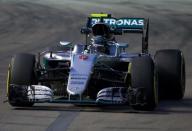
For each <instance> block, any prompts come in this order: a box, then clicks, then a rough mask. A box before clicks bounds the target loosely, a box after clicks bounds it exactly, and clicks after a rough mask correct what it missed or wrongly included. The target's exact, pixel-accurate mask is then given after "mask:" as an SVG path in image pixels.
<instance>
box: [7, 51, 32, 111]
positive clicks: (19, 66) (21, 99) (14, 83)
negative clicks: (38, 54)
mask: <svg viewBox="0 0 192 131" xmlns="http://www.w3.org/2000/svg"><path fill="white" fill-rule="evenodd" d="M34 67H35V56H34V55H32V54H17V55H15V56H14V57H13V58H12V60H11V64H10V66H9V70H8V76H7V95H8V100H9V103H10V105H12V106H18V107H26V106H32V105H33V104H34V102H30V101H29V100H28V98H27V86H29V85H32V84H35V79H34V78H35V74H34Z"/></svg>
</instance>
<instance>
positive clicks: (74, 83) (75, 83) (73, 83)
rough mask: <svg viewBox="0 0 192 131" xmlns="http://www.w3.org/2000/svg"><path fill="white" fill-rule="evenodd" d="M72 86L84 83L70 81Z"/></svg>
mask: <svg viewBox="0 0 192 131" xmlns="http://www.w3.org/2000/svg"><path fill="white" fill-rule="evenodd" d="M71 84H72V85H83V84H84V82H83V81H71Z"/></svg>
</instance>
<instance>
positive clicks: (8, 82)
mask: <svg viewBox="0 0 192 131" xmlns="http://www.w3.org/2000/svg"><path fill="white" fill-rule="evenodd" d="M10 69H11V66H10V64H9V68H8V72H7V96H9V86H10Z"/></svg>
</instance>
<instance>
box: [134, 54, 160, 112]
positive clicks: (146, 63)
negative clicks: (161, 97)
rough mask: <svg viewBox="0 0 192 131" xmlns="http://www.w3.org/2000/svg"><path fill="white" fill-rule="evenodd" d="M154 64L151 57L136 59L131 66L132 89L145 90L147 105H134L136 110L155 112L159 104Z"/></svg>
mask: <svg viewBox="0 0 192 131" xmlns="http://www.w3.org/2000/svg"><path fill="white" fill-rule="evenodd" d="M154 71H155V70H154V63H153V60H152V59H151V57H150V56H141V57H136V58H134V59H133V61H132V65H131V87H132V88H140V87H142V88H144V93H145V94H144V96H145V104H144V105H142V104H138V105H132V107H133V108H134V109H136V110H154V109H155V107H156V106H157V103H158V96H157V94H158V93H157V86H156V84H155V83H156V82H155V81H156V76H155V72H154Z"/></svg>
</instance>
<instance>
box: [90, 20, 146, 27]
mask: <svg viewBox="0 0 192 131" xmlns="http://www.w3.org/2000/svg"><path fill="white" fill-rule="evenodd" d="M100 21H101V19H100V18H92V20H91V25H92V26H93V25H94V24H97V23H99V22H100ZM103 22H104V23H106V24H108V25H110V26H114V27H119V28H142V27H143V26H144V19H143V18H120V19H115V18H103Z"/></svg>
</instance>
